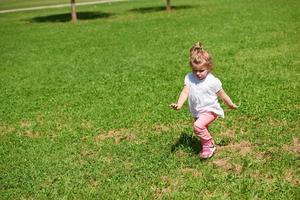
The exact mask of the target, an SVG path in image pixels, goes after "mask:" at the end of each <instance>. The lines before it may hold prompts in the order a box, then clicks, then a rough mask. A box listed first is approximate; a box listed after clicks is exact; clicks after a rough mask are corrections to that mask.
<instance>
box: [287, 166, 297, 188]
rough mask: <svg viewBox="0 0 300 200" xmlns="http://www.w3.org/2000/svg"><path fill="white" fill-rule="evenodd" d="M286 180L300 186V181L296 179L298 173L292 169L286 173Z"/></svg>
mask: <svg viewBox="0 0 300 200" xmlns="http://www.w3.org/2000/svg"><path fill="white" fill-rule="evenodd" d="M284 179H285V180H286V181H287V182H289V183H291V184H292V185H294V186H296V185H299V183H300V180H299V179H298V178H297V177H296V172H295V171H294V170H292V169H290V170H288V171H286V172H285V173H284Z"/></svg>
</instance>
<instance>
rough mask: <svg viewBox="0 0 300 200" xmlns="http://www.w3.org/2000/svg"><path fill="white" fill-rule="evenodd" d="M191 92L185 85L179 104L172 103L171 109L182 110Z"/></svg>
mask: <svg viewBox="0 0 300 200" xmlns="http://www.w3.org/2000/svg"><path fill="white" fill-rule="evenodd" d="M189 91H190V88H189V87H188V86H186V85H185V86H184V87H183V89H182V91H181V93H180V95H179V98H178V101H177V103H172V104H171V105H170V107H171V108H173V109H174V110H180V109H181V108H182V106H183V104H184V102H185V101H186V100H187V98H188V96H189Z"/></svg>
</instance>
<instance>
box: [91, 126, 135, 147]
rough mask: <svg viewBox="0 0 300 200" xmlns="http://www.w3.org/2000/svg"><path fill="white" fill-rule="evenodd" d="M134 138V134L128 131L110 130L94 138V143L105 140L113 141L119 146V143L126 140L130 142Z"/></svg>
mask: <svg viewBox="0 0 300 200" xmlns="http://www.w3.org/2000/svg"><path fill="white" fill-rule="evenodd" d="M135 138H136V136H135V134H134V133H132V132H130V130H128V129H120V130H112V131H108V132H106V133H101V134H99V135H98V136H96V141H98V142H102V141H104V140H106V139H114V142H115V144H119V143H120V142H122V141H124V140H127V141H131V140H134V139H135Z"/></svg>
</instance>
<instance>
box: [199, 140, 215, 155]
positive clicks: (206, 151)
mask: <svg viewBox="0 0 300 200" xmlns="http://www.w3.org/2000/svg"><path fill="white" fill-rule="evenodd" d="M215 150H216V147H215V146H214V144H213V142H212V141H211V140H206V141H205V140H204V141H202V151H201V155H200V157H201V158H202V159H207V158H210V157H212V156H213V154H214V152H215Z"/></svg>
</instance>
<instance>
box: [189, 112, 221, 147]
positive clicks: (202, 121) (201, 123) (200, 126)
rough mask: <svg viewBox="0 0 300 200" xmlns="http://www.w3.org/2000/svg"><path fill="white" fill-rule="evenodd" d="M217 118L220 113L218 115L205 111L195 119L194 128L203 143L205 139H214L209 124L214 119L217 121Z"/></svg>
mask: <svg viewBox="0 0 300 200" xmlns="http://www.w3.org/2000/svg"><path fill="white" fill-rule="evenodd" d="M217 118H218V115H216V114H215V113H213V112H205V113H201V114H200V115H199V117H198V118H196V119H195V122H194V126H193V128H194V132H195V134H196V135H197V137H198V138H199V139H200V140H201V143H202V142H203V141H208V140H211V139H212V137H211V135H210V133H209V131H208V125H209V124H210V123H212V122H213V121H215V120H216V119H217Z"/></svg>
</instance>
